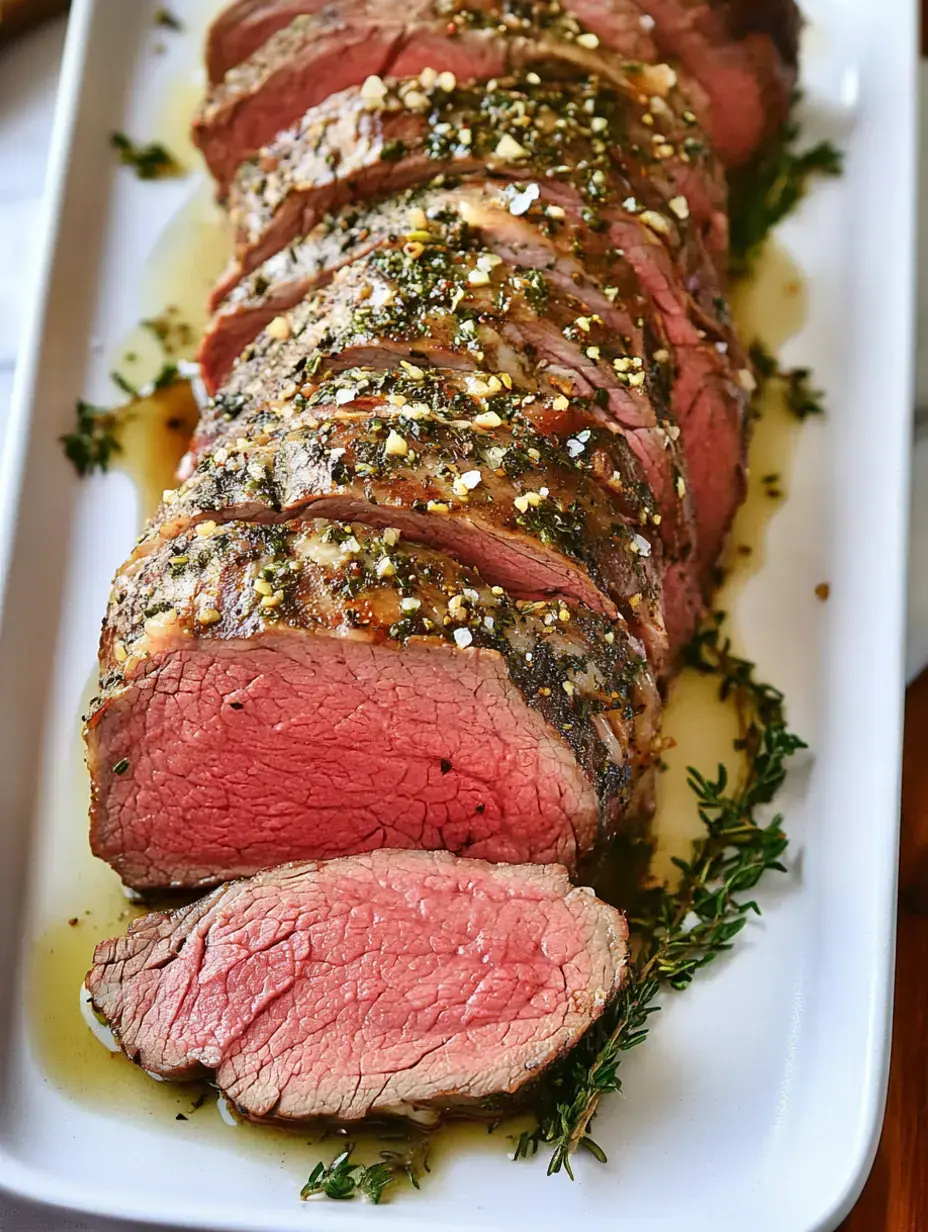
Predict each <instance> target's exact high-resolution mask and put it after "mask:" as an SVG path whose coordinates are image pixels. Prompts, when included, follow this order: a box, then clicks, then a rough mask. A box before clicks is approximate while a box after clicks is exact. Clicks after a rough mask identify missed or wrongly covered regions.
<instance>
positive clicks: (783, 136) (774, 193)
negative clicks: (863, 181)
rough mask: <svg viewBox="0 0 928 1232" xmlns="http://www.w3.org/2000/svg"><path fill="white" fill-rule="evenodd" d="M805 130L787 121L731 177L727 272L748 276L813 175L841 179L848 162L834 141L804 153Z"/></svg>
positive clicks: (803, 194)
mask: <svg viewBox="0 0 928 1232" xmlns="http://www.w3.org/2000/svg"><path fill="white" fill-rule="evenodd" d="M800 136H801V130H800V127H799V125H798V124H797V123H796V121H795V120H792V119H790V120H788V121H787V122H786V123H785V124H784V125H783V127H782V128H781V130H780V132H779V134H778V135H777V137H776V138H775V139H774V140H773V141H771V142H768V143H767V144H766V145H765V146H764V147H763V149H762V150H761V151H760V152H759V153H758V154H757V155H756V156H755V157H754V158H753V159H751V161H750V162H749V163H747V164H746V165H745V166H744V167H739V168H738V169H737V170H735V171H733V172H732V173H731V174H730V176H729V215H730V228H731V230H730V237H731V247H730V254H729V269H730V272H731V273H732V274H733V275H735V276H742V275H745V274H749V273H750V272H751V270H752V268H753V266H754V263H755V262H756V260H757V257H758V255H759V254H760V251H761V249H762V248H763V246H764V241H765V240H766V239H767V236H768V235H769V234H770V232H771V231H772V230H773V228H774V227H775V226H776V225H777V224H778V223H780V222H782V221H783V219H784V218H786V216H787V215H788V214H791V213H792V212H793V210H794V209H795V208H796V206H797V205H798V204H799V202H800V201H801V200H802V198H803V197H804V196H805V194H806V190H807V188H808V184H809V180H810V179H811V177H812V176H814V175H829V176H835V175H840V174H841V172H842V170H843V163H844V158H843V155H842V153H841V151H840V150H839V149H837V148H836V147H835V146H834V145H832V143H831V142H830V141H820V142H819V143H818V145H814V146H812V147H811V148H809V149H807V150H803V151H799V150H798V149H797V148H796V147H797V144H798V142H799V139H800Z"/></svg>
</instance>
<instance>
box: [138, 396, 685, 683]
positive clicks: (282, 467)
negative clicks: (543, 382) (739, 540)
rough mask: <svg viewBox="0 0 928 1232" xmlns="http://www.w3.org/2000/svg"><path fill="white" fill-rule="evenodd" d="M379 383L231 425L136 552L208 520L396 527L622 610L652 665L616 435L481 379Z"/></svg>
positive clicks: (658, 640)
mask: <svg viewBox="0 0 928 1232" xmlns="http://www.w3.org/2000/svg"><path fill="white" fill-rule="evenodd" d="M379 376H380V374H373V376H372V377H367V376H365V375H364V374H358V373H352V374H348V375H346V377H344V378H341V379H336V380H333V381H330V382H327V383H326V384H325V385H324V386H323V387H322V389H320V390H319V391H317V393H316V394H315V395H314V397H313V400H312V401H313V403H314V405H313V406H312V408H311V409H309V410H306V411H302V412H300V413H297V414H293V415H291V416H290V417H289V418H288V419H286V420H284V421H283V423H282V425H281V427H280V429H279V430H276V431H275V430H272V431H268V430H267V429H266V428H265V429H263V430H260V429H259V431H258V432H257V434H256V436H255V437H253V438H252V439H251V440H249V439H247V438H243V437H242V436H241V435H238V433H239V432H241V431H243V430H244V431H249V427H250V428H251V430H253V429H254V428H257V427H258V424H256V423H253V424H252V425H250V426H249V425H248V424H239V425H238V427H237V429H236V433H235V434H234V435H230V437H229V438H223V439H222V440H221V441H220V442H219V445H220V447H219V448H216V449H214V450H213V451H211V452H209V453H207V454H206V455H205V456H204V457H203V458H202V460H201V462H200V464H199V465H198V467H197V469H196V471H195V472H194V474H193V475H192V476H191V478H190V479H189V480H187V482H186V483H184V484H183V485H182V486H181V487H180V488H179V489H178V490H177V491H176V492H169V493H166V501H165V504H164V505H163V507H162V509H161V512H160V513H159V515H158V517H157V518H156V519H155V522H154V525H153V526H152V528H151V530H150V531H149V534H148V535H147V536H146V537H144V538H143V539H142V541H141V544H140V547H139V550H140V551H143V552H144V551H148V550H150V548H151V545H152V544H153V543H158V542H160V541H161V540H162V539H163V538H165V537H168V538H171V537H173V536H175V535H176V534H178V533H179V532H180V531H181V530H183V529H185V528H186V527H187V526H189V525H191V524H194V523H196V522H198V521H205V520H209V519H214V520H248V521H252V520H262V521H270V520H279V521H288V520H291V519H293V518H295V517H301V516H307V515H308V516H311V517H324V518H334V519H337V520H340V521H358V522H363V523H365V524H366V525H371V526H378V527H395V528H397V529H398V530H399V531H400V532H401V533H402V534H403V536H404V538H409V539H411V540H413V541H415V542H418V543H425V544H428V545H430V546H432V547H435V548H438V549H439V550H441V551H443V552H448V553H450V554H451V555H453V556H455V557H456V558H457V559H458V560H460V561H462V562H464V563H465V564H471V565H476V566H477V567H478V568H479V569H480V571H481V575H482V576H483V577H484V579H485V580H486V581H487V582H489V583H491V584H494V585H500V586H504V587H505V588H506V590H507V592H508V593H509V594H510V595H512V596H513V597H516V598H551V597H554V598H564V599H567V600H575V601H579V602H582V603H584V604H585V605H586V606H587V607H590V608H592V609H593V610H594V611H599V612H604V613H605V614H607V615H610V616H614V615H615V614H616V611H617V610H618V609H621V611H622V613H623V616H624V617H625V618H626V619H627V620H628V621H629V624H630V625H631V626H632V627H633V628H634V629H635V631H636V633H637V634H638V635H640V636H641V637H642V639H643V640H644V642H645V644H646V645H647V647H648V651H649V657H650V661H651V663H652V665H653V666H654V668H655V669H656V670H658V671H660V670H662V668H663V664H664V658H665V655H666V649H667V638H666V633H665V631H664V623H663V616H662V610H661V592H660V577H661V540H660V535H659V530H658V527H659V526H660V524H661V519H660V517H656V516H655V515H656V510H655V508H654V505H653V502H652V500H651V496H650V493H649V492H648V490H647V487H646V485H645V484H644V482H643V480H642V478H641V472H640V471H639V469H638V467H637V465H636V464H635V460H634V458H633V456H632V454H631V451H630V450H629V448H628V445H627V443H626V441H625V439H624V437H623V436H622V435H621V434H620V433H619V432H618V431H610V427H611V425H608V424H607V425H604V424H603V423H602V420H601V418H600V417H597V416H593V415H590V414H588V413H586V412H584V411H582V410H581V409H580V408H574V409H573V410H571V409H566V410H560V411H558V410H553V409H552V408H551V406H550V400H547V402H545V401H544V400H542V399H537V400H536V402H535V403H533V405H532V406H530V407H528V408H525V411H524V412H523V408H522V406H521V403H522V397H521V395H518V394H515V393H509V392H508V391H507V390H506V389H505V387H504V386H502V384H501V382H500V380H499V379H498V378H497V377H495V376H492V375H490V374H481V375H478V376H475V377H473V378H470V379H469V380H467V381H465V382H464V383H463V385H464V390H465V391H466V390H467V389H472V390H474V391H475V392H474V393H473V394H468V393H467V392H463V393H462V394H461V395H458V396H456V397H453V398H450V397H448V396H447V391H448V385H449V384H450V383H449V382H445V381H444V380H442V381H440V382H438V383H436V382H435V381H434V380H430V379H428V378H427V376H426V374H425V373H422V375H421V377H420V379H419V380H418V381H414V380H412V379H410V378H407V379H406V381H405V383H404V384H405V388H406V389H407V390H408V392H409V395H410V397H409V398H408V399H407V397H406V395H399V394H397V393H396V392H391V393H389V394H387V393H385V392H374V390H373V389H371V388H369V387H370V386H371V385H376V384H378V383H379V384H380V385H381V386H383V385H385V384H387V382H386V381H384V380H383V379H381V380H380V381H377V379H376V378H377V377H379ZM397 384H398V383H396V382H393V383H391V386H390V387H391V388H392V389H393V390H395V389H396V388H397ZM391 399H392V400H393V401H392V402H391ZM423 399H425V401H424V400H423ZM563 401H564V402H566V401H567V399H563ZM396 402H402V405H400V406H397V405H394V404H395V403H396ZM538 421H541V423H540V424H539V426H536V423H538Z"/></svg>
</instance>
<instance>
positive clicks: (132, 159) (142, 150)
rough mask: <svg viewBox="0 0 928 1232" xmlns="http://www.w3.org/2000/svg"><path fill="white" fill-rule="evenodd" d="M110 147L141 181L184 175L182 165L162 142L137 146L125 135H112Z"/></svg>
mask: <svg viewBox="0 0 928 1232" xmlns="http://www.w3.org/2000/svg"><path fill="white" fill-rule="evenodd" d="M110 145H111V146H112V147H113V149H114V150H116V151H117V153H118V154H119V161H120V162H121V163H123V164H124V165H125V166H127V167H132V169H133V170H134V171H135V174H136V175H137V176H138V177H139V179H140V180H161V179H166V178H167V177H168V176H176V175H182V174H183V168H182V167H181V165H180V163H179V162H178V161H177V159H176V158H175V157H174V155H173V154H172V153H171V152H170V151H169V150H168V149H167V148H166V147H165V146H163V145H162V144H161V142H160V141H151V142H149V143H148V145H137V144H136V143H135V142H134V141H133V140H132V139H131V138H130V137H127V136H126V134H125V133H111V134H110Z"/></svg>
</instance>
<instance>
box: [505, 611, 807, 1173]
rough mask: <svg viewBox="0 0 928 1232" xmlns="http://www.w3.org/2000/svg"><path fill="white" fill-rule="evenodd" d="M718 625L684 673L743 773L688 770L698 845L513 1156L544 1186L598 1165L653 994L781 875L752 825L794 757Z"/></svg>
mask: <svg viewBox="0 0 928 1232" xmlns="http://www.w3.org/2000/svg"><path fill="white" fill-rule="evenodd" d="M722 624H723V617H722V615H721V614H718V615H716V616H715V617H714V618H713V619H712V620H711V621H710V622H709V624H708V625H707V626H706V627H705V628H704V629H703V630H702V631H701V632H700V633H699V634H698V636H697V637H696V638H695V639H694V641H693V643H692V644H691V646H690V647H689V649H688V651H687V654H686V663H687V666H689V667H691V668H694V669H695V670H697V671H699V672H702V673H704V674H707V675H713V676H716V677H718V680H719V695H720V697H721V698H722V700H725V701H729V702H731V703H732V704H733V705H735V707H736V708H737V712H738V716H739V726H740V735H739V738H738V740H737V742H736V749H737V750H738V751H739V752H740V753H742V754H743V756H744V762H745V767H744V771H743V773H742V775H741V777H740V780H739V781H738V782H732V781H731V779H730V776H729V773H728V771H727V770H726V768H725V767H724V766H719V768H718V773H717V775H716V776H715V777H714V778H712V777H708V776H706V775H704V774H701V773H700V772H699V771H698V770H695V769H693V768H689V771H688V773H689V779H688V782H689V786H690V787H691V788H692V790H693V792H694V793H695V795H696V799H697V803H698V810H699V817H700V820H701V821H702V823H703V826H704V827H705V831H706V833H705V837H703V838H700V839H698V840H697V841H696V842H694V844H693V847H692V851H691V853H690V857H689V859H676V860H674V864H675V865H676V867H677V868H678V870H679V872H680V879H679V882H678V884H677V885H676V886H673V887H670V886H665V887H663V888H661V889H659V890H657V891H655V892H653V893H652V894H650V895H649V896H648V897H647V898H646V904H645V907H644V909H643V910H642V911H641V912H640V913H639V914H638V916H637V918H635V919H634V920H632V921H631V926H632V931H633V937H634V940H635V944H636V952H635V957H634V960H633V962H632V963H631V966H630V969H629V972H628V974H627V976H626V980H625V983H624V985H623V987H622V990H621V992H620V993H619V996H618V998H617V999H616V1001H615V1002H614V1003H613V1005H612V1006H611V1007H610V1008H609V1010H608V1011H607V1012H606V1013H605V1014H604V1015H603V1017H602V1018H601V1019H600V1021H599V1022H598V1023H597V1024H596V1025H595V1026H594V1027H593V1028H592V1029H591V1030H590V1031H589V1032H587V1034H586V1035H585V1036H584V1038H583V1040H581V1042H580V1044H579V1045H578V1047H577V1048H576V1049H574V1051H573V1052H572V1053H570V1054H569V1055H568V1057H567V1058H566V1059H565V1061H564V1062H562V1063H561V1065H560V1066H559V1067H558V1068H557V1069H556V1070H555V1071H554V1072H553V1073H552V1075H551V1076H550V1077H549V1078H548V1079H547V1081H546V1082H544V1084H543V1086H542V1088H541V1091H540V1099H539V1104H538V1110H537V1111H538V1125H537V1128H536V1129H535V1130H534V1131H532V1132H529V1133H525V1134H523V1135H522V1137H521V1138H520V1140H519V1143H518V1145H517V1147H516V1151H515V1156H516V1158H521V1157H524V1156H526V1155H529V1154H534V1153H535V1152H537V1151H538V1149H539V1148H540V1147H541V1146H542V1145H544V1146H549V1147H551V1149H552V1154H551V1158H550V1161H549V1163H548V1174H549V1175H551V1174H553V1173H556V1172H560V1171H561V1170H562V1169H563V1170H564V1171H565V1172H567V1174H568V1175H569V1176H571V1177H573V1170H572V1167H571V1157H572V1155H573V1154H574V1152H575V1151H576V1150H577V1149H578V1148H581V1147H583V1148H585V1149H586V1150H588V1151H590V1152H591V1154H592V1155H593V1156H594V1157H595V1158H596V1159H598V1160H600V1161H601V1162H605V1159H606V1155H605V1152H604V1151H603V1150H602V1148H601V1147H600V1146H599V1145H598V1144H597V1143H596V1142H595V1141H594V1139H593V1138H591V1136H590V1134H589V1126H590V1122H591V1120H592V1119H593V1117H594V1116H595V1114H596V1111H597V1109H598V1107H599V1103H600V1100H601V1099H602V1098H603V1096H604V1095H608V1094H610V1093H612V1092H616V1091H620V1090H621V1089H622V1080H621V1078H620V1076H619V1066H620V1062H621V1060H622V1055H623V1053H625V1052H628V1051H629V1050H630V1049H632V1048H635V1047H637V1046H638V1045H639V1044H641V1043H643V1042H644V1040H645V1039H646V1038H647V1034H648V1028H649V1019H650V1017H651V1015H652V1014H654V1013H655V1012H656V1011H657V1010H658V1009H659V1008H660V1007H659V1006H658V1005H657V1004H656V998H657V996H658V993H659V992H660V991H661V989H662V988H663V987H665V986H669V987H670V988H672V989H676V990H680V989H683V988H686V987H688V985H689V984H690V983H691V981H692V980H693V978H694V976H695V975H696V973H697V972H698V971H699V970H700V969H701V968H703V967H705V966H708V964H709V963H711V962H713V961H714V960H715V959H716V958H717V957H718V956H719V955H720V954H724V953H725V952H726V951H728V950H729V949H731V947H732V943H733V942H734V939H735V938H736V937H737V935H738V934H739V933H740V932H741V930H742V929H743V928H744V926H745V924H746V922H747V919H748V916H749V915H750V914H751V913H759V909H758V907H757V904H756V903H755V902H754V901H753V900H751V899H743V898H742V895H744V894H746V893H748V892H749V891H751V890H752V889H753V888H754V887H755V886H756V885H757V883H758V882H759V880H760V879H761V877H762V876H763V875H764V873H766V872H769V871H779V872H782V871H784V866H783V864H782V863H781V857H782V855H783V853H784V851H785V849H786V844H787V840H786V836H785V834H784V833H783V830H782V821H783V819H782V817H781V816H779V815H777V816H775V817H774V818H773V819H772V820H771V821H769V822H767V823H764V822H763V821H761V820H759V814H760V812H761V810H763V809H764V808H765V807H766V806H767V805H769V804H770V803H771V801H772V800H773V798H774V796H775V795H776V793H777V791H778V790H779V789H780V787H781V786H782V784H783V780H784V778H785V776H786V770H787V763H788V761H789V759H790V758H791V757H792V756H793V755H794V754H795V753H796V752H797V751H798V750H799V749H803V748H805V747H806V745H805V744H804V742H803V741H802V740H800V738H799V737H798V736H796V735H794V734H793V733H792V732H791V731H790V730H789V729H788V727H787V724H786V717H785V710H784V698H783V694H782V693H780V692H779V690H778V689H775V688H774V687H773V686H772V685H769V684H764V683H762V682H760V681H758V680H757V679H756V676H755V669H754V666H753V664H751V663H749V662H748V661H747V660H746V659H742V658H739V657H738V656H737V655H735V654H734V653H733V652H732V648H731V643H730V640H729V639H728V638H727V637H725V636H724V635H723V632H722Z"/></svg>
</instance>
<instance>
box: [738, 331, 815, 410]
mask: <svg viewBox="0 0 928 1232" xmlns="http://www.w3.org/2000/svg"><path fill="white" fill-rule="evenodd" d="M750 356H751V363H752V364H753V365H754V371H755V373H756V374H757V380H758V394H760V393H762V392H763V389H764V387H765V386H766V385H767V384H769V383H770V381H782V382H783V384H784V386H785V389H784V401H785V403H786V409H787V410H788V411H790V412H791V414H793V415H795V416H796V418H797V419H800V420H801V419H808V417H809V416H810V415H824V413H825V407H824V404H823V401H822V399H823V398H824V391H823V390H821V389H816V388H815V387H814V385H813V384H812V370H811V368H781V367H780V365H779V363H778V362H777V359H776V357H775V356H774V355H771V353H770V352H769V351H768V350H767V348H766V347H765V346H764V344H763V343H762V342H753V343H752V344H751V347H750Z"/></svg>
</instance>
